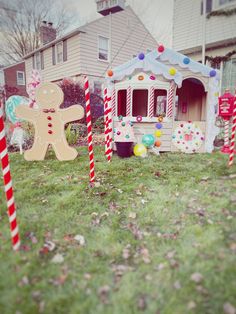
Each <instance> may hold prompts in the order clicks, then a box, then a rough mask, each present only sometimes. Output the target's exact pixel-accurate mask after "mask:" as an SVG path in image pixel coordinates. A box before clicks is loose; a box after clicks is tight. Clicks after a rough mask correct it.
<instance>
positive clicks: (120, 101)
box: [117, 89, 127, 117]
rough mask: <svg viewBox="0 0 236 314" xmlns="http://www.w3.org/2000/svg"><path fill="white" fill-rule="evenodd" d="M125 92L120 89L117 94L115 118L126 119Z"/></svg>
mask: <svg viewBox="0 0 236 314" xmlns="http://www.w3.org/2000/svg"><path fill="white" fill-rule="evenodd" d="M126 100H127V90H126V89H121V90H119V91H118V94H117V116H122V117H126Z"/></svg>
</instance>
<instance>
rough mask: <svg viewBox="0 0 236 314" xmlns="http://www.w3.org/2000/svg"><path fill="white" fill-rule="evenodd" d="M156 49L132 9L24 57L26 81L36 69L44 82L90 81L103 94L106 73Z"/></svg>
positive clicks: (53, 41) (104, 19) (66, 36)
mask: <svg viewBox="0 0 236 314" xmlns="http://www.w3.org/2000/svg"><path fill="white" fill-rule="evenodd" d="M156 46H157V42H156V40H155V39H154V38H153V37H152V35H151V34H150V33H149V31H148V30H147V29H146V28H145V26H144V25H143V23H142V22H141V20H140V19H139V18H138V16H137V15H136V14H135V13H134V11H133V10H132V9H131V7H129V6H128V7H126V8H125V10H122V11H120V12H117V13H113V14H111V15H107V16H103V17H101V18H99V19H97V20H95V21H92V22H90V23H88V24H86V25H84V26H82V27H79V28H77V29H75V30H74V31H72V32H70V33H68V34H66V35H64V36H62V37H60V38H56V39H54V40H52V41H50V42H48V43H46V44H44V45H42V46H40V48H38V49H37V50H35V51H32V52H31V53H29V54H28V55H26V56H25V63H26V78H27V77H28V76H29V75H30V73H31V71H32V69H33V68H36V69H38V70H40V71H41V75H42V78H43V80H44V81H53V82H57V81H61V80H62V79H63V78H65V77H70V78H73V79H74V80H76V81H77V80H80V79H81V78H82V76H83V75H88V76H89V78H90V87H91V88H94V89H96V90H101V84H102V82H103V78H104V77H105V74H106V71H107V70H108V69H109V68H110V67H111V66H112V67H114V66H118V65H120V64H123V63H124V62H126V61H127V60H129V59H130V58H132V57H133V56H134V55H137V54H138V53H139V52H142V51H143V52H146V51H147V50H148V49H153V48H155V47H156Z"/></svg>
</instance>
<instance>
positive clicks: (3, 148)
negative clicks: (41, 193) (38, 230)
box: [0, 109, 20, 251]
mask: <svg viewBox="0 0 236 314" xmlns="http://www.w3.org/2000/svg"><path fill="white" fill-rule="evenodd" d="M0 159H1V164H2V173H3V181H4V187H5V194H6V200H7V207H8V217H9V221H10V228H11V239H12V246H13V249H14V250H15V251H16V250H18V249H19V247H20V237H19V231H18V226H17V221H16V208H15V201H14V195H13V188H12V180H11V173H10V165H9V158H8V152H7V142H6V135H5V128H4V122H3V112H2V110H1V109H0Z"/></svg>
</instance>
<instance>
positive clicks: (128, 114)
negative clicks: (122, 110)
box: [126, 86, 132, 117]
mask: <svg viewBox="0 0 236 314" xmlns="http://www.w3.org/2000/svg"><path fill="white" fill-rule="evenodd" d="M131 92H132V90H131V86H129V87H128V88H127V101H126V116H127V117H129V116H130V115H131Z"/></svg>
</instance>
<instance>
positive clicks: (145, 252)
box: [140, 247, 151, 264]
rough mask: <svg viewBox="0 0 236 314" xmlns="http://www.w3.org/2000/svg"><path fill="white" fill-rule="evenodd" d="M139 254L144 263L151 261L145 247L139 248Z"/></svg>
mask: <svg viewBox="0 0 236 314" xmlns="http://www.w3.org/2000/svg"><path fill="white" fill-rule="evenodd" d="M140 254H141V256H142V259H143V261H144V263H145V264H149V263H151V260H150V257H149V251H148V249H147V248H146V247H142V248H141V250H140Z"/></svg>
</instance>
